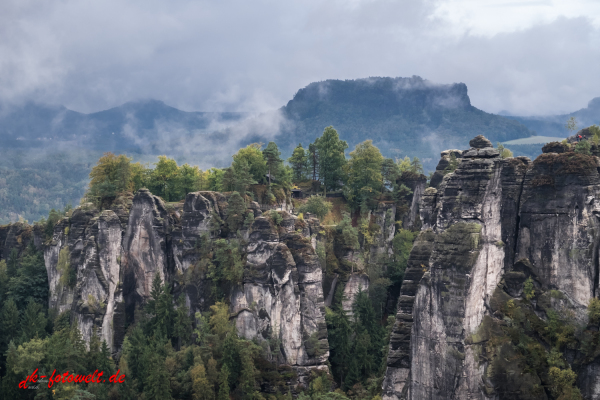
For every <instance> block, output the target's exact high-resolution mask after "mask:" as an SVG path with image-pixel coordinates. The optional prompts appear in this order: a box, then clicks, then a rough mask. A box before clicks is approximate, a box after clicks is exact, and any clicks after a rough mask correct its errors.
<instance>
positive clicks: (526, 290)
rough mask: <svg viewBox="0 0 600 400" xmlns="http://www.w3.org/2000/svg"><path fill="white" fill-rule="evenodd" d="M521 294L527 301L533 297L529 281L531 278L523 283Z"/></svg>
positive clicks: (533, 292) (533, 293)
mask: <svg viewBox="0 0 600 400" xmlns="http://www.w3.org/2000/svg"><path fill="white" fill-rule="evenodd" d="M523 294H524V295H525V298H526V299H527V300H531V299H533V297H534V296H535V290H533V279H531V277H529V278H527V280H526V281H525V283H523Z"/></svg>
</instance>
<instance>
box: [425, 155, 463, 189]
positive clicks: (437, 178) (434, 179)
mask: <svg viewBox="0 0 600 400" xmlns="http://www.w3.org/2000/svg"><path fill="white" fill-rule="evenodd" d="M462 153H463V152H462V151H461V150H445V151H442V154H441V156H442V157H441V158H440V161H439V162H438V165H437V166H436V167H435V172H434V173H433V175H432V176H431V181H430V182H429V186H430V187H432V188H437V187H438V186H439V185H440V183H442V179H443V178H444V175H446V174H447V173H448V172H450V169H452V168H453V167H454V165H452V163H456V162H457V161H455V160H458V159H460V158H461V157H462Z"/></svg>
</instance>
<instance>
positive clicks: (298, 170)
mask: <svg viewBox="0 0 600 400" xmlns="http://www.w3.org/2000/svg"><path fill="white" fill-rule="evenodd" d="M288 162H289V163H290V165H291V166H292V170H293V171H294V174H293V179H294V182H300V181H303V180H304V179H305V178H306V172H307V169H308V157H307V156H306V151H304V148H303V147H302V143H299V144H298V146H296V148H295V149H294V152H293V153H292V156H291V157H290V158H288Z"/></svg>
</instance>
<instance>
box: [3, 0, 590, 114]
mask: <svg viewBox="0 0 600 400" xmlns="http://www.w3.org/2000/svg"><path fill="white" fill-rule="evenodd" d="M599 21H600V3H598V2H597V1H584V0H573V1H569V2H566V1H544V0H542V1H525V2H519V1H512V2H511V1H500V0H490V1H482V0H478V1H475V0H446V1H442V0H437V1H436V0H423V1H414V0H398V1H394V0H353V1H350V2H348V1H342V0H330V1H317V0H303V1H298V0H291V1H287V2H276V1H272V0H257V1H253V2H248V1H242V0H226V1H209V0H201V1H191V0H175V1H158V0H145V1H142V0H134V1H129V2H122V1H117V0H103V1H86V2H81V1H76V0H60V1H59V0H54V1H52V0H49V1H46V2H42V3H40V2H33V1H29V0H5V1H3V2H2V3H1V4H0V37H2V41H0V99H2V100H12V101H16V100H31V99H34V100H39V101H44V102H52V103H59V104H65V105H66V106H67V107H69V108H72V109H75V110H79V111H86V112H91V111H97V110H100V109H105V108H108V107H112V106H116V105H119V104H121V103H124V102H126V101H130V100H135V99H140V98H156V99H160V100H163V101H165V102H166V103H168V104H171V105H173V106H176V107H178V108H181V109H184V110H202V111H251V112H260V111H265V110H269V109H273V108H277V107H279V106H281V105H284V104H285V102H287V101H288V100H289V99H290V98H291V97H292V95H293V94H294V93H295V92H296V91H297V90H298V89H300V88H301V87H304V86H306V85H307V84H309V83H310V82H313V81H320V80H325V79H329V78H337V79H354V78H364V77H368V76H412V75H420V76H422V77H424V78H426V79H428V80H430V81H433V82H437V83H452V82H464V83H466V84H467V86H468V87H469V94H470V96H471V98H472V104H473V105H475V106H477V107H479V108H483V109H485V110H488V111H500V110H502V109H506V110H509V111H511V112H519V113H522V114H529V113H552V112H558V111H571V110H575V109H577V108H580V107H584V106H585V105H586V104H587V102H588V101H589V100H590V99H591V98H592V97H595V96H599V95H600V77H599V76H598V75H597V74H596V73H595V70H596V69H597V68H595V66H597V65H599V64H598V61H599V58H600V46H599V44H600V43H598V42H599V37H600V28H599Z"/></svg>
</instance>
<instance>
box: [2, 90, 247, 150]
mask: <svg viewBox="0 0 600 400" xmlns="http://www.w3.org/2000/svg"><path fill="white" fill-rule="evenodd" d="M245 116H247V114H246V113H232V112H228V113H215V112H187V111H181V110H178V109H176V108H174V107H170V106H168V105H166V104H165V103H164V102H162V101H159V100H143V101H135V102H128V103H125V104H123V105H121V106H118V107H113V108H111V109H108V110H104V111H99V112H95V113H91V114H83V113H79V112H77V111H72V110H69V109H67V108H65V107H63V106H58V107H57V106H48V105H42V104H36V103H27V104H25V105H23V106H21V107H6V106H5V107H3V109H1V110H0V144H2V145H5V146H9V147H18V148H23V147H48V146H50V147H53V146H59V147H64V146H65V145H68V146H76V147H82V148H85V149H88V150H100V151H117V152H124V151H133V152H142V153H147V152H148V151H149V150H153V149H155V150H157V151H158V152H160V147H161V146H160V143H155V142H156V141H157V140H163V139H164V138H162V137H161V136H160V135H158V132H159V128H160V125H161V124H163V125H167V126H169V128H170V129H177V130H179V131H180V132H186V134H187V135H194V134H195V133H196V132H197V131H199V130H204V129H207V128H208V127H209V126H210V124H211V123H213V122H214V121H219V122H221V121H226V122H231V121H236V120H239V119H241V118H244V117H245ZM183 136H185V135H183ZM140 138H143V139H144V142H145V143H144V145H143V146H142V145H141V144H140V141H139V139H140Z"/></svg>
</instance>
